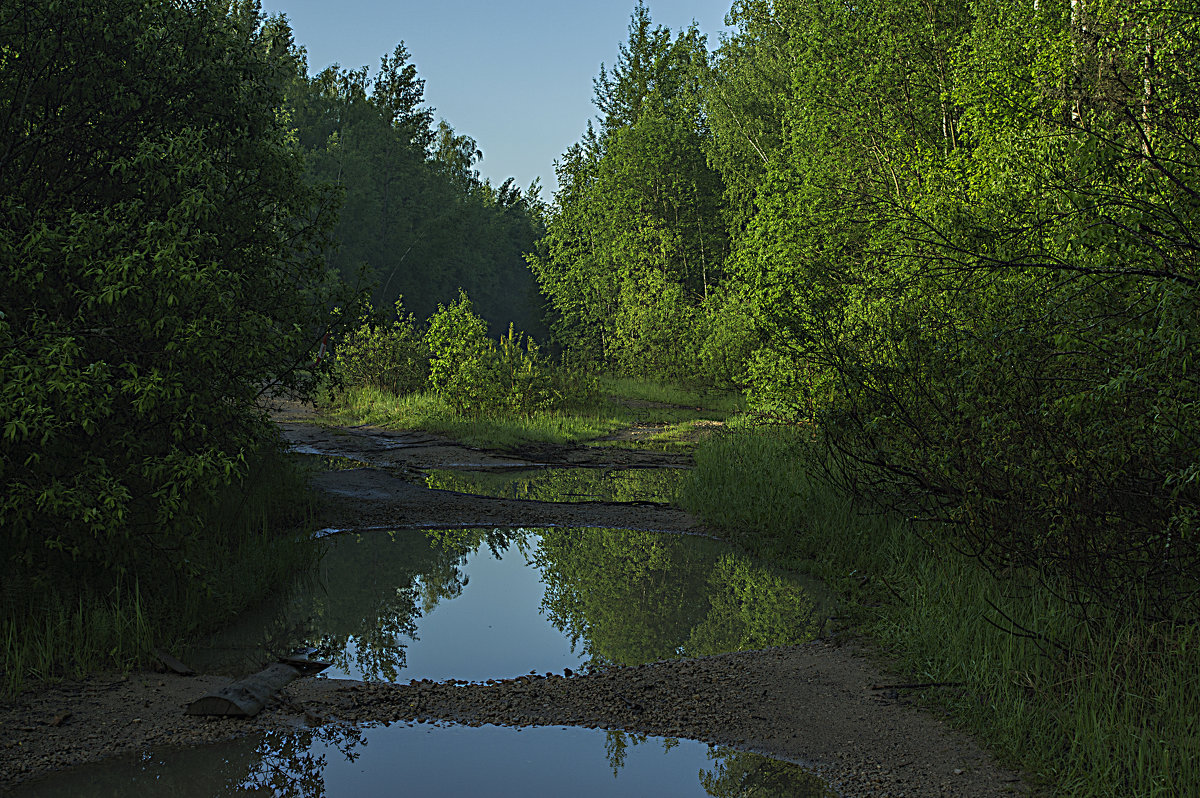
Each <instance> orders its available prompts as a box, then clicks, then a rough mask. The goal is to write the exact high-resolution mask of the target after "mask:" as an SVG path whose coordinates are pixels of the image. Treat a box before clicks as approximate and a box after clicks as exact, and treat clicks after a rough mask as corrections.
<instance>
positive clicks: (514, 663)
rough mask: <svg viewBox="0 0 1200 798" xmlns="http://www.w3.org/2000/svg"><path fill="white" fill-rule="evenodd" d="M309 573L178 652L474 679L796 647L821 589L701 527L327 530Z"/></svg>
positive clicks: (338, 672)
mask: <svg viewBox="0 0 1200 798" xmlns="http://www.w3.org/2000/svg"><path fill="white" fill-rule="evenodd" d="M325 545H327V546H328V551H327V553H326V554H325V556H324V558H323V560H322V561H321V564H320V567H319V571H318V573H317V574H316V575H315V576H313V577H312V578H311V579H309V580H307V581H306V582H304V583H303V584H300V585H298V586H297V589H295V590H294V591H292V593H291V595H290V596H288V597H287V598H282V599H280V600H278V601H276V602H274V603H272V604H269V605H266V606H263V607H260V608H259V610H258V611H257V612H256V613H251V614H247V615H246V616H244V617H243V619H242V621H241V622H240V623H239V624H237V625H236V626H235V627H232V628H230V629H227V630H226V631H225V632H223V633H222V634H220V635H218V636H217V637H216V638H214V639H213V640H212V641H210V643H209V644H208V645H207V646H206V647H205V648H204V649H202V650H198V651H194V652H190V653H188V654H187V656H186V659H187V661H189V663H190V664H192V665H193V666H195V667H197V668H198V669H200V670H202V671H210V672H223V673H228V674H230V675H241V674H244V673H248V672H251V671H252V670H254V669H255V668H257V667H259V666H260V665H261V664H262V663H263V662H264V661H266V660H268V659H270V658H271V657H272V656H277V655H282V654H287V653H290V652H293V651H297V650H302V651H305V652H306V653H309V654H310V655H311V656H313V657H314V658H320V659H324V660H326V661H329V662H332V663H333V667H332V668H331V669H329V670H327V671H326V672H325V675H327V676H332V677H349V678H355V679H366V680H385V681H408V680H410V679H432V680H435V681H443V680H448V679H461V680H466V681H483V680H486V679H499V678H507V677H515V676H521V675H524V674H527V673H530V672H538V673H546V672H551V671H561V670H562V669H563V668H568V667H569V668H571V669H572V670H580V669H583V670H586V669H587V667H588V666H589V665H590V664H597V665H599V664H619V665H634V664H641V663H644V662H652V661H655V660H659V659H667V658H674V657H691V656H702V655H706V654H716V653H723V652H728V651H741V650H749V649H758V648H764V647H768V646H776V645H792V644H797V643H802V642H806V641H808V640H811V639H812V638H814V637H816V636H817V635H818V634H819V633H820V631H821V629H822V627H823V625H824V623H825V620H826V619H827V618H828V617H829V616H830V615H831V614H832V612H831V607H830V605H829V603H828V601H827V600H826V599H825V598H824V596H823V595H822V594H821V593H820V592H819V587H818V586H817V585H814V584H811V583H806V582H801V581H799V580H798V579H797V578H796V577H795V576H794V575H792V574H788V573H785V572H782V571H779V570H776V569H774V568H771V567H770V566H769V565H767V564H765V563H762V562H758V561H755V560H752V559H751V558H749V557H747V556H745V555H744V554H741V553H739V552H738V551H736V550H734V549H733V548H732V547H730V546H728V545H727V544H724V543H721V542H719V541H714V540H710V539H707V538H701V537H692V536H683V535H672V534H666V533H654V532H640V531H630V530H622V529H567V528H563V529H530V530H527V529H517V530H482V529H460V530H433V531H425V530H397V531H371V532H361V533H344V534H340V535H334V536H332V537H329V538H326V539H325Z"/></svg>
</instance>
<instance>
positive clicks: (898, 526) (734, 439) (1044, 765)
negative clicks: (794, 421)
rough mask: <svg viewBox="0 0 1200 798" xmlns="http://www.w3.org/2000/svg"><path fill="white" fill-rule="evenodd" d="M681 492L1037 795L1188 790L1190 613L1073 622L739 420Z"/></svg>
mask: <svg viewBox="0 0 1200 798" xmlns="http://www.w3.org/2000/svg"><path fill="white" fill-rule="evenodd" d="M696 461H697V467H696V470H695V471H694V472H693V474H692V475H691V477H690V478H689V479H688V480H687V481H686V482H685V484H684V487H683V503H684V505H685V506H686V507H688V508H689V509H691V510H693V511H694V512H697V513H699V514H701V515H702V516H703V517H705V518H706V519H708V520H709V521H710V522H712V523H714V524H716V525H718V526H720V527H722V528H723V529H725V530H726V531H727V534H729V536H730V537H731V538H734V539H736V540H738V541H740V542H741V543H742V544H743V545H746V546H747V547H749V548H751V549H752V550H755V551H757V552H758V553H761V554H764V555H768V556H771V557H773V558H775V559H776V560H777V561H781V562H785V563H789V564H790V565H791V566H792V567H794V568H797V569H800V570H806V571H809V572H812V573H815V574H817V575H819V576H821V577H823V578H825V579H826V580H827V581H828V582H830V583H831V584H832V585H833V586H835V587H837V588H839V589H840V591H841V592H842V594H843V595H844V596H845V598H846V601H847V604H848V606H849V608H850V610H849V614H850V616H851V617H852V619H853V622H854V625H855V628H856V629H857V630H860V631H861V632H863V633H865V634H866V635H868V636H870V637H871V638H873V639H874V640H876V641H877V642H878V643H879V644H880V645H881V647H882V648H883V649H884V650H885V651H886V652H887V653H888V654H890V655H891V656H892V657H894V658H896V659H897V660H898V662H899V663H900V665H901V666H902V667H903V668H904V669H905V670H907V671H908V672H909V673H910V675H911V677H912V678H911V681H914V682H939V683H956V684H958V683H960V684H961V686H954V687H948V688H931V689H928V690H926V691H923V696H922V697H923V698H924V699H925V700H928V701H934V702H937V703H938V704H940V705H943V706H946V707H948V708H949V709H950V710H951V711H952V712H953V714H954V716H955V717H956V718H958V719H959V721H960V722H961V723H962V724H963V725H964V726H966V727H968V728H970V729H971V730H972V731H974V732H975V733H977V734H979V735H980V736H981V738H982V739H983V740H984V741H985V742H987V743H988V744H989V745H990V746H991V747H993V748H994V750H996V751H997V752H998V753H999V754H1001V756H1002V757H1003V758H1004V759H1006V760H1008V761H1009V762H1010V763H1013V764H1016V765H1018V766H1020V767H1021V768H1023V769H1025V770H1027V771H1028V772H1030V773H1031V774H1032V775H1033V777H1034V779H1035V780H1037V781H1038V782H1040V783H1042V784H1044V785H1046V786H1048V787H1049V788H1050V790H1051V791H1053V792H1056V793H1059V794H1065V795H1086V796H1093V795H1094V796H1159V795H1162V796H1166V795H1192V794H1200V646H1198V645H1197V644H1198V643H1200V633H1197V630H1196V626H1195V620H1196V619H1180V620H1179V621H1178V622H1176V623H1169V624H1168V623H1151V622H1147V621H1144V620H1140V617H1139V613H1138V612H1137V611H1136V609H1137V608H1135V607H1131V608H1130V611H1129V612H1128V613H1124V614H1121V615H1119V616H1116V615H1114V616H1109V617H1104V618H1099V619H1093V620H1091V621H1089V622H1086V623H1085V622H1083V621H1081V620H1080V619H1079V618H1078V616H1077V614H1075V613H1072V612H1071V611H1070V608H1069V607H1068V605H1067V604H1065V603H1064V602H1062V601H1061V600H1059V599H1058V598H1057V597H1056V596H1055V595H1054V593H1053V592H1052V591H1051V590H1049V589H1047V588H1046V587H1044V586H1041V585H1040V583H1039V580H1036V579H1034V578H1032V575H1028V574H1012V573H1010V574H1006V575H1004V576H1003V577H1002V578H999V577H997V576H994V575H992V574H990V573H988V572H986V571H984V570H983V569H981V568H979V567H978V566H977V565H976V564H975V563H974V562H973V561H971V560H968V559H966V558H964V557H962V556H961V555H959V554H957V553H956V552H954V551H952V550H950V549H948V548H946V547H941V546H937V545H934V544H932V543H930V542H929V541H928V540H927V539H926V537H924V536H922V535H921V534H920V531H921V530H920V529H919V528H918V527H916V526H914V525H913V524H911V523H908V522H907V521H905V520H904V519H900V518H895V517H888V516H886V515H883V514H878V513H872V512H869V511H867V510H866V509H864V508H861V507H858V506H856V505H855V504H854V503H853V502H850V501H848V500H847V499H846V498H845V497H844V496H842V495H840V494H839V493H838V492H837V491H836V490H834V489H833V488H831V487H830V486H829V485H828V484H827V483H826V482H825V481H823V480H822V479H820V478H819V477H818V476H817V475H818V474H819V473H820V472H821V468H820V464H821V463H820V460H819V455H817V454H816V453H815V452H814V449H813V448H812V447H811V446H810V445H809V443H808V441H807V440H806V437H805V435H803V434H801V433H797V432H795V431H789V430H781V429H774V430H763V429H759V430H755V429H744V430H740V431H739V432H737V433H736V434H729V435H723V436H718V437H716V438H714V439H712V440H711V441H710V442H708V443H707V444H705V445H704V446H702V447H701V449H700V450H699V451H698V452H697V454H696Z"/></svg>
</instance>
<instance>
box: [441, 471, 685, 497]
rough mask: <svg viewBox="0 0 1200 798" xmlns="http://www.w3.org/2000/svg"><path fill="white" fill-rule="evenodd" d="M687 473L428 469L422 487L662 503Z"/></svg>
mask: <svg viewBox="0 0 1200 798" xmlns="http://www.w3.org/2000/svg"><path fill="white" fill-rule="evenodd" d="M686 473H687V472H686V471H685V470H684V469H679V468H522V469H514V470H505V471H498V470H489V471H483V470H480V471H464V470H458V469H449V468H444V469H431V470H429V471H427V472H426V477H425V484H426V485H427V486H428V487H430V488H439V489H441V490H456V491H459V492H460V493H474V494H477V495H479V496H494V497H496V498H501V499H530V500H533V501H540V502H588V501H605V502H636V501H649V502H661V503H663V504H667V503H671V502H674V501H675V500H676V499H677V498H678V496H679V484H680V480H681V479H683V476H684V474H686Z"/></svg>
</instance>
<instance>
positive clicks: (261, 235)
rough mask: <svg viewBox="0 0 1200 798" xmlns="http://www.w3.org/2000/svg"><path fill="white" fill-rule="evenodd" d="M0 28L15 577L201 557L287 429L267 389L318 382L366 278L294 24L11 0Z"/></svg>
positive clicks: (220, 12)
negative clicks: (347, 279)
mask: <svg viewBox="0 0 1200 798" xmlns="http://www.w3.org/2000/svg"><path fill="white" fill-rule="evenodd" d="M0 41H3V45H0V62H2V63H3V68H0V98H3V103H4V113H3V114H0V182H2V183H3V185H4V186H5V190H4V192H3V196H2V197H0V269H2V270H3V279H2V280H0V284H2V286H3V287H2V288H0V291H2V292H3V294H2V296H3V299H2V301H0V386H2V387H0V391H2V397H3V402H2V407H3V409H2V410H0V429H2V430H3V434H2V436H0V470H2V477H3V480H4V483H5V485H6V491H5V495H4V498H3V500H2V501H0V526H3V528H4V530H5V535H4V547H5V562H4V565H3V567H4V568H5V569H6V571H7V572H8V573H7V574H6V577H5V579H6V581H7V582H8V584H9V585H13V584H14V581H13V579H14V577H13V571H12V570H11V569H13V568H15V567H19V568H21V569H22V570H23V571H24V573H25V574H27V575H28V574H30V573H32V574H45V573H47V572H48V570H47V569H53V570H54V571H55V572H56V573H57V574H58V577H57V579H58V580H59V581H64V577H63V574H64V573H65V574H72V575H76V576H81V575H82V574H84V573H87V574H88V575H89V576H88V579H89V580H93V581H97V582H99V583H100V584H98V585H96V586H97V587H98V588H100V587H107V586H108V585H109V584H111V583H109V582H107V581H106V580H108V579H114V580H115V579H117V578H119V575H120V574H122V573H131V572H132V573H135V574H138V575H140V576H141V577H143V578H144V579H145V580H146V581H147V583H149V582H150V581H153V578H154V577H155V575H163V576H165V575H167V574H178V573H179V572H181V571H182V572H185V573H186V572H188V571H189V570H194V569H195V568H196V567H197V566H196V564H195V563H191V564H189V551H190V549H191V544H192V542H193V541H195V540H196V539H197V538H196V528H197V526H198V525H199V523H200V521H201V518H202V517H203V513H204V510H205V507H206V502H207V501H209V500H210V499H211V497H212V496H213V495H214V493H215V491H217V490H218V489H219V488H220V487H221V486H224V485H226V484H228V483H229V482H230V481H231V480H232V479H233V478H234V477H235V476H236V475H238V474H239V473H241V472H243V471H244V469H245V464H246V461H247V457H248V456H249V455H251V454H252V453H253V452H255V451H256V450H259V449H260V448H261V447H263V446H264V445H265V444H266V443H267V442H269V441H272V440H273V439H274V437H273V434H272V433H271V431H270V428H269V426H268V424H267V422H266V419H265V417H264V413H263V411H262V410H261V409H260V406H259V404H258V400H259V398H260V397H261V396H263V394H264V393H266V392H269V391H272V390H276V389H280V388H282V389H287V390H304V389H305V388H307V387H311V385H312V379H313V375H312V374H310V373H309V372H308V371H307V370H306V367H307V366H308V364H309V362H310V361H311V360H312V359H313V351H314V349H315V344H316V343H317V342H318V341H319V340H320V338H321V335H322V333H323V332H324V330H325V328H326V325H327V324H328V319H327V315H328V308H329V307H330V306H331V305H332V304H334V303H335V302H339V301H342V302H344V301H345V299H346V297H345V296H340V297H339V295H338V293H337V292H338V289H337V283H336V281H335V280H334V279H333V277H332V276H331V275H330V274H329V272H328V271H327V269H326V266H325V261H324V258H323V255H322V247H323V245H324V243H325V242H326V240H327V233H328V229H329V226H330V224H331V221H332V217H331V211H332V209H333V207H334V203H333V200H332V198H331V197H329V196H328V195H327V194H326V193H324V192H322V191H320V190H318V189H314V188H312V187H310V186H308V185H307V184H306V183H305V182H304V180H303V164H302V161H301V156H300V153H299V151H298V150H297V148H296V146H295V144H294V141H293V139H292V138H291V137H290V134H289V131H288V129H287V128H286V126H285V125H284V119H285V117H284V115H283V114H282V113H281V110H282V108H283V105H284V92H285V88H286V86H287V83H288V79H289V75H290V74H291V70H292V69H293V65H292V64H291V63H290V62H289V61H288V60H287V59H286V58H283V57H282V56H281V45H282V50H286V43H281V42H280V41H279V40H278V39H277V37H276V33H275V32H274V31H272V30H271V29H269V28H264V27H263V26H262V19H261V17H260V16H259V14H258V13H257V11H256V9H255V7H253V6H251V5H249V4H239V5H238V6H237V7H236V8H234V10H233V11H232V12H231V11H229V7H228V5H227V4H224V3H218V2H196V3H190V4H187V6H186V7H181V6H180V5H178V4H175V3H168V2H159V0H117V2H92V1H91V0H82V2H81V3H76V4H72V5H71V6H70V7H67V6H65V5H62V4H59V3H53V2H43V0H18V1H17V2H13V3H6V4H4V5H3V6H2V7H0ZM97 573H99V574H100V575H99V576H97ZM168 578H169V577H168ZM81 581H82V577H81ZM127 581H129V580H127ZM65 582H66V583H68V584H70V583H71V579H70V578H67V579H66V580H65Z"/></svg>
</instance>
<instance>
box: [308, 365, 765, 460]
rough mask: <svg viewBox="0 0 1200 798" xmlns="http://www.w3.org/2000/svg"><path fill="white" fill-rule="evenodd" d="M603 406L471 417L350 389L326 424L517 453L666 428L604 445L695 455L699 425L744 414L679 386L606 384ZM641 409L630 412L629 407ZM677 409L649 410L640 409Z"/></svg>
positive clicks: (437, 403)
mask: <svg viewBox="0 0 1200 798" xmlns="http://www.w3.org/2000/svg"><path fill="white" fill-rule="evenodd" d="M601 394H602V397H603V398H601V399H599V400H597V401H595V402H592V403H590V404H588V405H586V406H583V407H576V408H573V409H571V410H568V411H563V412H555V413H538V414H535V415H532V416H517V415H511V414H507V413H506V414H494V415H482V416H478V417H465V416H462V415H460V414H458V413H456V412H455V411H454V409H453V408H451V407H450V406H449V405H448V404H447V403H446V402H444V401H443V400H442V399H441V398H440V397H438V396H437V395H436V394H434V393H432V392H419V393H412V394H407V395H404V396H397V395H396V394H393V393H390V392H388V391H385V390H381V389H379V388H375V387H369V386H366V387H358V388H349V389H346V390H345V391H343V392H341V393H340V394H339V395H338V396H337V399H336V401H335V402H333V403H331V404H329V405H328V406H326V407H323V408H322V413H323V414H324V416H325V418H326V420H328V421H332V422H335V423H340V424H375V425H379V426H383V427H389V428H393V429H411V430H423V431H425V432H432V433H437V434H440V435H446V436H448V437H450V438H454V439H455V440H458V441H462V442H463V443H465V444H467V445H469V446H487V447H495V448H502V449H504V448H513V447H515V446H519V445H521V444H525V443H560V444H566V443H585V442H594V441H597V439H600V438H604V437H605V436H607V435H609V434H611V433H613V432H615V431H617V430H619V429H622V428H624V427H628V426H631V425H633V424H655V425H662V426H663V427H664V429H663V430H662V431H661V432H658V433H656V434H653V435H650V436H647V437H646V439H644V440H642V441H639V442H632V441H621V442H605V445H619V446H630V447H637V446H644V447H651V448H657V449H669V448H686V447H690V446H691V445H692V443H693V441H694V439H695V433H694V428H695V426H696V424H697V422H698V421H702V420H718V421H719V420H724V419H725V418H727V417H728V416H729V415H730V414H731V413H733V412H736V411H737V410H738V409H740V407H741V399H740V397H738V396H737V395H736V394H731V393H714V392H709V393H702V392H699V391H695V390H690V389H686V388H681V387H678V386H671V385H664V384H661V383H649V382H643V381H637V380H630V379H613V378H606V379H605V380H603V381H602V384H601ZM631 401H632V402H634V403H635V404H634V405H633V406H631V405H630V404H629V402H631ZM639 401H640V402H656V403H663V404H667V405H670V406H666V407H643V406H640V405H637V404H636V402H639Z"/></svg>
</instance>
